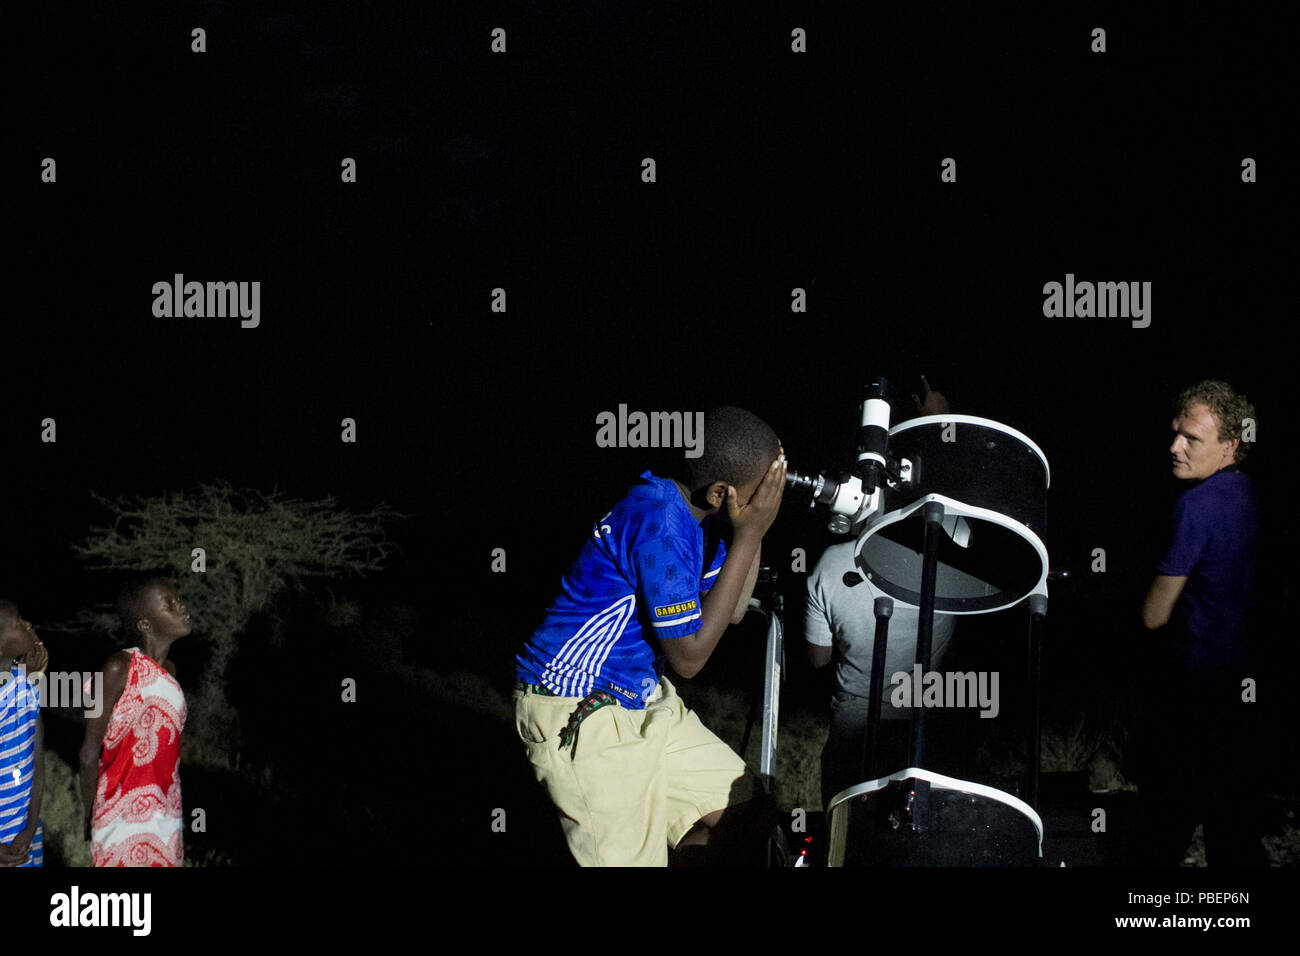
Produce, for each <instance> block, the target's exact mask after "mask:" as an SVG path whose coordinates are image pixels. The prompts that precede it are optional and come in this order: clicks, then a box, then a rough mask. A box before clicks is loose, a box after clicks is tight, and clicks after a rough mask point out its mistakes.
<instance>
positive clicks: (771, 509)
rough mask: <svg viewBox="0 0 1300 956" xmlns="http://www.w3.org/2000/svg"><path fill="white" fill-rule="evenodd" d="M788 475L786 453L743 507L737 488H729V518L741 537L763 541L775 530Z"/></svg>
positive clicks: (775, 463)
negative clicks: (763, 538)
mask: <svg viewBox="0 0 1300 956" xmlns="http://www.w3.org/2000/svg"><path fill="white" fill-rule="evenodd" d="M785 473H786V461H785V453H784V452H782V453H781V454H780V455H778V456H777V458H776V460H775V461H774V462H772V464H771V466H770V467H769V468H768V469H767V474H765V475H764V476H763V480H762V481H761V482H759V484H758V487H757V488H756V489H754V496H753V497H752V498H750V499H749V501H747V502H746V503H745V504H744V505H742V504H741V503H740V502H739V500H737V495H736V489H735V486H733V485H727V517H728V518H729V519H730V520H731V526H732V528H734V529H735V533H736V535H737V536H738V537H740V536H746V535H750V536H753V537H755V538H762V537H763V535H764V534H766V533H767V529H768V528H770V527H772V522H773V521H775V520H776V515H777V512H778V511H780V510H781V496H782V495H784V494H785Z"/></svg>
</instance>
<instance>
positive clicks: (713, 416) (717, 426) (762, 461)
mask: <svg viewBox="0 0 1300 956" xmlns="http://www.w3.org/2000/svg"><path fill="white" fill-rule="evenodd" d="M780 447H781V443H780V441H779V440H778V439H777V437H776V432H774V431H772V427H771V426H770V425H768V423H767V422H765V421H763V419H761V418H759V417H758V416H757V415H755V414H754V413H753V412H748V411H746V410H745V409H743V408H735V407H733V406H730V405H727V406H724V407H722V408H715V409H713V410H712V411H710V412H707V413H706V414H705V416H704V448H703V450H702V454H701V455H700V457H699V458H688V459H686V479H687V482H688V483H689V484H690V487H691V491H698V490H699V489H700V488H703V487H705V486H707V485H711V484H712V483H713V482H715V481H725V482H726V483H727V484H729V485H734V486H735V487H737V488H739V487H740V486H741V485H744V484H747V483H749V482H751V481H753V480H754V479H755V478H759V477H762V474H763V469H764V468H766V467H767V466H768V465H770V464H771V463H772V460H773V459H774V458H776V456H777V454H778V452H779V450H780Z"/></svg>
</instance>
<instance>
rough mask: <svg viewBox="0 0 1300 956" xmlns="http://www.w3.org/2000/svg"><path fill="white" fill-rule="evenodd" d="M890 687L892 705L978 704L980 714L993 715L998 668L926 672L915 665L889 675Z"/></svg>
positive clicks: (974, 705) (996, 698)
mask: <svg viewBox="0 0 1300 956" xmlns="http://www.w3.org/2000/svg"><path fill="white" fill-rule="evenodd" d="M889 683H890V685H891V686H893V688H894V689H893V690H892V691H890V693H889V702H890V703H891V704H893V705H894V706H895V707H978V708H980V716H981V717H989V718H992V717H996V716H997V715H998V711H999V710H1001V705H1000V704H999V702H998V672H997V671H946V672H943V671H926V672H922V670H921V665H920V664H915V665H913V667H912V672H911V673H910V674H909V673H908V672H907V671H895V672H894V673H893V674H891V675H889Z"/></svg>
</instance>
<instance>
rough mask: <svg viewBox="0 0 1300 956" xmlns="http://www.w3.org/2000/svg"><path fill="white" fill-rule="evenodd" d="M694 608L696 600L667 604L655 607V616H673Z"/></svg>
mask: <svg viewBox="0 0 1300 956" xmlns="http://www.w3.org/2000/svg"><path fill="white" fill-rule="evenodd" d="M694 610H695V602H694V601H687V602H686V603H685V604H666V605H664V606H663V607H657V608H655V617H672V616H673V615H674V614H682V613H684V612H686V611H694Z"/></svg>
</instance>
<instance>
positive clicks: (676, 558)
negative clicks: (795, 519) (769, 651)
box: [514, 408, 786, 866]
mask: <svg viewBox="0 0 1300 956" xmlns="http://www.w3.org/2000/svg"><path fill="white" fill-rule="evenodd" d="M785 474H786V464H785V455H784V453H783V451H782V449H781V444H780V442H779V441H778V440H777V437H776V434H775V433H774V432H773V431H772V429H771V428H770V427H768V426H767V424H766V423H764V422H763V421H762V419H760V418H758V417H757V416H755V415H753V414H752V413H750V412H747V411H744V410H743V409H738V408H720V409H716V410H714V411H712V412H709V413H708V414H707V415H706V416H705V422H704V448H703V453H702V454H701V456H700V457H699V458H696V459H687V460H686V475H685V477H686V479H687V481H686V482H681V481H677V480H675V479H664V478H658V477H655V476H654V475H652V474H651V473H650V472H648V471H647V472H644V473H643V474H642V475H641V483H640V484H638V485H635V486H634V487H632V488H631V489H629V491H628V494H627V496H626V497H624V498H623V500H622V501H620V502H619V503H618V504H617V505H615V506H614V508H613V509H612V510H611V511H609V512H608V513H606V514H605V515H604V516H603V517H602V518H601V519H600V520H599V521H597V522H596V524H595V526H594V527H593V528H592V532H591V536H590V537H589V538H588V539H587V542H586V543H585V544H584V545H583V548H582V551H581V553H580V554H579V555H578V560H577V561H576V562H574V565H573V567H572V568H571V569H570V571H569V573H568V574H566V575H565V577H564V579H563V581H562V582H561V590H560V595H559V596H558V597H557V598H556V600H555V601H554V603H553V604H552V606H551V607H550V608H549V609H548V612H547V615H546V618H545V620H544V621H543V622H542V624H541V626H540V627H539V628H538V629H537V631H536V632H535V633H534V634H533V637H532V639H531V640H530V641H529V642H528V645H527V647H526V648H525V650H524V652H523V654H521V655H520V656H519V657H518V658H517V660H518V667H517V671H516V674H517V677H518V680H519V684H518V687H517V688H516V690H515V695H514V698H515V716H516V729H517V731H518V734H519V737H520V740H521V741H523V744H524V747H525V749H526V751H527V753H528V759H529V762H530V763H531V764H532V766H533V772H534V773H535V774H536V776H537V779H538V780H539V781H540V782H541V783H542V785H543V786H544V787H545V788H546V791H547V793H548V794H549V796H550V797H551V800H552V802H554V804H555V806H556V809H557V810H558V811H559V813H560V822H561V825H562V827H563V829H564V834H565V839H566V840H567V842H568V845H569V849H570V851H571V852H572V853H573V855H574V858H575V859H576V860H577V861H578V862H579V863H580V864H582V865H584V866H626V865H632V866H635V865H645V866H655V865H657V866H662V865H665V864H666V863H667V861H668V847H670V846H671V847H674V848H677V849H682V848H684V847H687V846H701V845H703V844H706V843H709V842H710V841H709V836H710V833H711V832H712V831H713V829H714V828H719V832H721V831H722V830H723V829H724V828H726V829H730V827H729V826H728V825H729V824H731V823H732V822H733V819H734V818H736V817H738V816H742V815H743V816H748V815H749V813H750V812H751V811H752V809H753V808H752V806H751V805H750V801H751V799H752V797H753V795H754V793H755V788H754V785H753V779H752V777H751V776H750V775H748V773H747V771H746V767H745V763H744V761H743V760H741V758H740V757H738V756H737V755H736V754H735V752H734V751H732V749H731V748H730V747H728V746H727V745H726V744H725V743H723V742H722V741H721V740H719V739H718V738H717V737H716V736H715V735H714V734H713V733H712V732H710V731H709V730H708V729H707V728H705V727H704V725H703V724H702V723H701V722H700V719H699V718H698V717H697V716H696V715H695V714H694V713H693V712H692V711H691V710H689V709H688V708H687V707H686V706H685V705H684V704H683V703H682V700H681V698H680V697H678V696H677V693H676V690H675V689H674V687H673V685H672V683H671V682H670V681H669V680H668V679H667V678H666V677H664V676H663V661H664V660H665V659H666V660H667V662H668V663H669V664H671V665H672V667H673V669H674V670H675V671H677V673H679V674H681V675H682V676H683V677H693V676H694V675H695V674H697V673H698V672H699V671H700V669H701V668H702V667H703V666H704V664H705V662H706V661H707V660H708V659H709V656H710V655H711V654H712V653H713V649H714V648H715V647H716V646H717V643H718V640H719V638H721V636H722V632H723V631H724V630H725V629H726V627H727V625H728V623H736V622H739V621H740V619H741V618H742V617H743V616H744V612H745V608H746V606H747V605H748V603H749V596H750V593H751V592H752V591H753V587H754V581H755V579H756V577H757V573H758V564H759V549H760V543H761V541H762V538H763V535H764V534H765V533H766V532H767V529H768V528H769V527H771V525H772V521H773V520H774V519H775V518H776V514H777V511H778V509H779V508H780V505H781V496H782V494H783V492H784V490H785Z"/></svg>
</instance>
